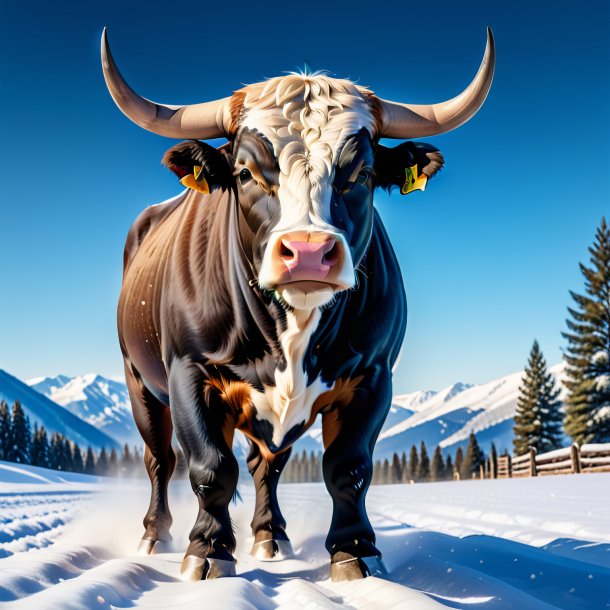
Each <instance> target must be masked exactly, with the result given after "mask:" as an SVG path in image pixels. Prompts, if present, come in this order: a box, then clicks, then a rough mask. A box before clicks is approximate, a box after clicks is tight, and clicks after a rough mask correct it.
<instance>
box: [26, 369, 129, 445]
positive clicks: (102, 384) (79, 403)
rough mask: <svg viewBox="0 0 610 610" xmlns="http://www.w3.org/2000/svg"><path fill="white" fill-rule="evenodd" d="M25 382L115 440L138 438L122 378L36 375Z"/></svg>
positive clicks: (120, 441) (123, 440) (92, 375)
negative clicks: (36, 376) (117, 379)
mask: <svg viewBox="0 0 610 610" xmlns="http://www.w3.org/2000/svg"><path fill="white" fill-rule="evenodd" d="M26 383H27V384H28V385H29V386H31V387H32V388H34V389H35V390H36V391H38V392H40V393H41V394H44V395H45V396H47V397H48V398H50V399H51V400H52V401H53V402H56V403H57V404H60V405H61V406H62V407H64V408H66V409H68V411H70V413H73V414H74V415H76V416H77V417H80V418H81V419H82V420H84V421H86V422H87V423H89V424H91V425H92V426H95V427H96V428H97V429H98V430H102V431H103V432H104V433H106V434H107V435H108V436H111V437H112V438H113V439H115V440H116V441H117V442H119V443H121V444H123V443H129V444H132V443H134V442H136V443H140V442H141V438H140V436H139V434H138V431H137V429H136V425H135V422H134V419H133V415H132V414H131V405H130V402H129V394H128V393H127V386H126V385H125V384H124V383H123V382H121V381H116V380H113V379H108V378H106V377H102V376H101V375H95V374H88V375H80V376H78V377H72V378H70V377H66V376H65V375H57V376H56V377H38V378H36V379H29V380H28V381H27V382H26Z"/></svg>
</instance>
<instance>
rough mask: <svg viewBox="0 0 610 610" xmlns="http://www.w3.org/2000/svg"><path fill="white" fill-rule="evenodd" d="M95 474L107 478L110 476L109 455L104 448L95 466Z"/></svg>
mask: <svg viewBox="0 0 610 610" xmlns="http://www.w3.org/2000/svg"><path fill="white" fill-rule="evenodd" d="M95 474H97V475H98V476H100V477H105V476H106V475H107V474H108V453H107V452H106V447H104V448H103V449H102V450H101V451H100V454H99V456H98V458H97V462H96V465H95Z"/></svg>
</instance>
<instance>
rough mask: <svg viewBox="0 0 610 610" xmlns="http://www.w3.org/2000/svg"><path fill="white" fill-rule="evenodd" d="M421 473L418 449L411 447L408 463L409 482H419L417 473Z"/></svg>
mask: <svg viewBox="0 0 610 610" xmlns="http://www.w3.org/2000/svg"><path fill="white" fill-rule="evenodd" d="M418 472H419V456H418V455H417V447H416V446H415V445H412V446H411V451H410V452H409V461H408V462H407V476H408V478H409V481H416V480H417V473H418Z"/></svg>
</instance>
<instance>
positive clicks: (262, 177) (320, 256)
mask: <svg viewBox="0 0 610 610" xmlns="http://www.w3.org/2000/svg"><path fill="white" fill-rule="evenodd" d="M102 60H103V66H104V75H105V77H106V82H107V84H108V86H109V89H110V91H111V93H112V95H113V97H114V99H115V101H116V102H117V104H118V105H119V107H120V108H121V109H122V110H123V112H125V114H127V116H129V117H130V118H131V119H133V120H134V121H135V122H136V123H138V124H139V125H141V126H143V127H145V128H146V129H150V130H151V131H155V132H156V133H160V134H162V135H168V136H170V137H190V138H197V139H207V138H215V137H219V136H226V137H227V139H228V140H229V145H228V149H227V150H224V151H223V152H222V154H221V153H219V152H218V151H215V150H214V149H212V148H211V147H209V146H208V145H206V144H203V143H201V142H196V141H192V142H190V143H184V144H180V145H178V146H177V147H175V148H174V149H172V150H170V151H169V152H168V153H167V155H166V157H165V159H164V161H165V163H166V165H168V166H169V167H170V168H171V169H172V170H174V171H175V172H176V173H177V174H178V175H179V176H180V178H181V181H183V183H184V184H185V185H186V186H189V187H191V188H195V189H196V190H202V191H204V192H205V191H209V190H210V189H212V188H214V187H217V186H222V187H230V188H233V189H234V190H235V192H236V194H237V201H238V205H239V216H238V218H239V222H238V226H239V229H238V230H239V233H240V237H241V242H242V245H243V246H244V252H245V253H246V256H248V258H249V259H250V263H251V265H252V268H253V272H254V274H255V275H256V277H257V280H258V283H259V285H260V287H261V288H262V289H265V290H269V291H273V292H275V293H276V294H277V295H279V297H280V298H281V299H282V300H283V301H284V302H285V303H287V304H288V305H290V306H292V307H294V308H299V309H309V308H313V307H319V306H322V305H325V304H327V303H329V302H330V301H331V300H332V299H333V296H334V295H335V294H336V293H337V292H339V291H343V290H348V289H350V288H352V287H353V286H354V285H355V284H356V277H357V276H356V273H357V269H358V266H359V265H360V263H361V262H362V259H363V257H364V255H365V252H366V249H367V246H368V243H369V241H370V237H371V233H372V228H373V202H372V194H373V189H374V187H375V186H383V187H391V186H393V185H396V186H398V187H400V188H401V191H402V192H403V193H404V194H406V193H408V192H410V191H412V190H414V189H417V188H419V189H421V190H423V188H424V187H425V184H426V180H427V179H428V178H430V177H431V176H432V175H433V174H434V173H435V172H436V171H437V170H438V169H439V168H440V167H441V165H442V157H441V156H440V154H439V153H438V151H437V150H436V149H434V148H433V147H430V146H428V145H424V144H414V143H412V142H407V143H405V144H402V145H401V146H398V147H396V148H393V149H385V148H383V147H381V146H379V145H378V140H379V139H380V138H381V137H390V138H410V137H421V136H426V135H435V134H438V133H442V132H444V131H447V130H449V129H453V128H455V127H457V126H459V125H461V124H462V123H464V122H465V121H466V120H468V119H469V118H470V117H471V116H473V115H474V114H475V112H476V111H477V110H478V108H479V107H480V106H481V104H482V103H483V101H484V99H485V96H486V95H487V92H488V90H489V86H490V85H491V79H492V76H493V67H494V49H493V40H492V38H491V33H488V44H487V49H486V52H485V57H484V59H483V63H482V64H481V68H480V69H479V72H478V74H477V76H476V77H475V79H474V80H473V82H472V83H471V85H470V86H469V87H468V88H467V89H466V90H465V91H464V92H463V93H462V94H461V95H460V96H458V97H456V98H454V99H453V100H449V101H448V102H444V103H442V104H435V105H432V106H423V105H422V106H413V105H408V104H401V103H396V102H389V101H385V100H382V99H380V98H377V97H376V96H375V95H374V94H373V93H372V92H371V91H369V90H368V89H366V88H364V87H360V86H358V85H355V84H354V83H352V82H350V81H346V80H340V79H334V78H330V77H328V76H326V75H324V74H291V75H288V76H285V77H279V78H275V79H270V80H269V81H265V82H263V83H258V84H254V85H249V86H247V87H245V88H244V89H242V90H240V91H237V92H236V93H235V94H234V95H233V96H231V97H230V98H225V99H223V100H217V101H215V102H206V103H203V104H195V105H193V106H182V107H168V106H162V105H160V104H155V103H154V102H150V101H149V100H146V99H145V98H141V97H139V96H137V94H135V92H133V90H131V89H130V88H129V86H128V85H127V83H126V82H125V81H124V80H123V78H122V77H121V75H120V73H119V72H118V69H117V68H116V65H115V64H114V61H113V59H112V56H111V54H110V51H109V49H108V46H107V41H106V37H105V33H104V36H103V38H102Z"/></svg>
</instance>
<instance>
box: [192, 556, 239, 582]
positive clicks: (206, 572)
mask: <svg viewBox="0 0 610 610" xmlns="http://www.w3.org/2000/svg"><path fill="white" fill-rule="evenodd" d="M223 576H235V561H227V560H225V559H213V558H211V557H207V558H205V559H202V558H201V557H195V555H187V556H186V557H185V558H184V559H183V560H182V565H181V566H180V578H181V579H182V580H209V579H211V578H222V577H223Z"/></svg>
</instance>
